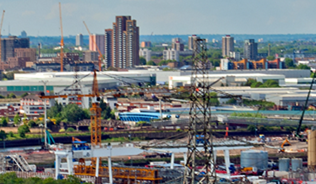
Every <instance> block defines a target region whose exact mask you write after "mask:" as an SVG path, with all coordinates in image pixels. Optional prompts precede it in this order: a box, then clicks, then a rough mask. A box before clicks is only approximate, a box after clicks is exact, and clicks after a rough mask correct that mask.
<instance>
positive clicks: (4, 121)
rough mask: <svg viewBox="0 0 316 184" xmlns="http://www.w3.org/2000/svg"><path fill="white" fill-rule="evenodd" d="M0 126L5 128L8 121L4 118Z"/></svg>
mask: <svg viewBox="0 0 316 184" xmlns="http://www.w3.org/2000/svg"><path fill="white" fill-rule="evenodd" d="M1 126H3V127H6V126H8V121H7V118H6V117H2V118H1Z"/></svg>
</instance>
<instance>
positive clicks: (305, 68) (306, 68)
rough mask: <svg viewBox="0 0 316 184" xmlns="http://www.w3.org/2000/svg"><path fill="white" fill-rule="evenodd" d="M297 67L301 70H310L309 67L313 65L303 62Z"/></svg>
mask: <svg viewBox="0 0 316 184" xmlns="http://www.w3.org/2000/svg"><path fill="white" fill-rule="evenodd" d="M296 68H297V69H300V70H309V69H311V67H309V66H307V65H303V64H299V65H298V66H297V67H296Z"/></svg>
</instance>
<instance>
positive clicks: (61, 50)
mask: <svg viewBox="0 0 316 184" xmlns="http://www.w3.org/2000/svg"><path fill="white" fill-rule="evenodd" d="M59 18H60V31H61V40H60V71H61V72H63V71H64V35H63V22H62V17H61V4H60V3H59Z"/></svg>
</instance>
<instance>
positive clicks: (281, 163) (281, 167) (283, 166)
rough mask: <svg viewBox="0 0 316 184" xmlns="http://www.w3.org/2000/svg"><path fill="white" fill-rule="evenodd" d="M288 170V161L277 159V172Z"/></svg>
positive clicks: (286, 159)
mask: <svg viewBox="0 0 316 184" xmlns="http://www.w3.org/2000/svg"><path fill="white" fill-rule="evenodd" d="M289 170H290V159H289V158H280V159H279V171H289Z"/></svg>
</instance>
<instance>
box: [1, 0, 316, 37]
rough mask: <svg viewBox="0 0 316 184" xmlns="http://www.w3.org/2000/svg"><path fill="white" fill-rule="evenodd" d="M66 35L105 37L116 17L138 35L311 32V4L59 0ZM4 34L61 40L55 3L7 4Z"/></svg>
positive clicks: (282, 0)
mask: <svg viewBox="0 0 316 184" xmlns="http://www.w3.org/2000/svg"><path fill="white" fill-rule="evenodd" d="M61 3H62V16H63V17H62V18H63V30H64V35H65V36H67V35H76V34H78V33H82V34H84V35H87V31H86V29H85V27H84V25H83V23H82V21H86V23H87V25H88V27H89V29H90V31H91V32H92V33H97V34H103V32H104V29H107V28H112V23H113V22H114V21H115V16H117V15H130V16H132V19H135V20H137V25H138V26H139V27H140V35H150V34H151V33H152V32H153V34H154V35H177V34H178V35H188V34H222V35H225V34H255V35H258V34H259V35H260V34H313V33H316V25H314V24H312V22H314V20H315V18H316V12H315V11H314V9H313V8H314V7H315V6H316V1H314V0H278V1H275V0H256V1H253V0H239V1H235V0H225V1H216V0H199V1H198V2H197V1H192V0H159V1H157V0H115V1H111V0H93V1H83V0H77V1H75V0H63V1H61ZM3 9H4V10H5V11H6V12H5V16H4V22H3V28H2V35H8V29H9V27H10V33H11V35H20V34H21V31H22V30H25V31H26V32H27V34H28V35H30V36H59V35H60V34H61V33H60V24H59V8H58V1H55V0H45V1H42V0H28V1H25V0H10V1H2V2H1V3H0V11H1V12H0V13H2V10H3Z"/></svg>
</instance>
